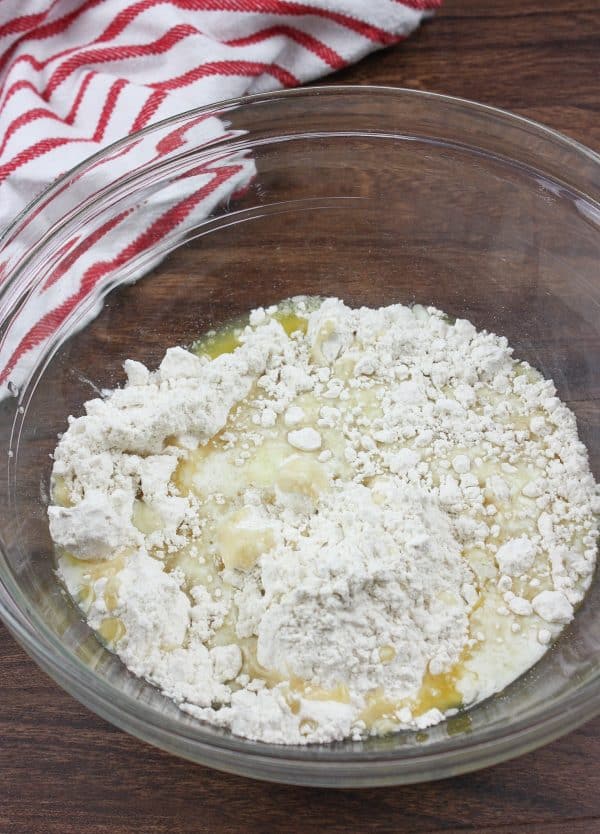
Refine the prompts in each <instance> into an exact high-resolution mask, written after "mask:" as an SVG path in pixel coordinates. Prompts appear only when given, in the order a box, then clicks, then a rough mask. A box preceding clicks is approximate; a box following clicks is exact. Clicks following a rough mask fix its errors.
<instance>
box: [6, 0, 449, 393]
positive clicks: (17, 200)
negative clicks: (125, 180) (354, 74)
mask: <svg viewBox="0 0 600 834" xmlns="http://www.w3.org/2000/svg"><path fill="white" fill-rule="evenodd" d="M440 3H441V0H403V2H399V1H398V0H305V2H293V1H292V0H137V2H123V0H87V2H75V0H54V1H53V2H51V0H0V231H1V230H2V229H4V228H5V227H6V226H7V225H8V224H9V223H10V222H11V221H12V220H13V219H14V218H15V217H16V216H17V215H18V213H19V212H20V211H21V210H22V209H23V208H24V207H25V206H26V205H27V204H28V203H29V202H30V201H31V200H32V198H34V197H35V196H36V195H37V194H39V193H40V192H41V191H43V189H44V188H45V187H46V186H47V185H48V184H49V183H50V182H52V180H54V179H55V178H56V177H58V176H60V175H61V174H64V173H65V172H66V171H68V170H69V169H71V168H72V167H73V166H75V165H77V164H78V163H79V162H81V161H82V160H84V159H86V158H87V157H89V156H91V155H92V154H93V153H95V152H97V151H98V150H100V149H101V148H103V147H104V146H106V145H108V144H110V143H111V142H114V141H115V140H117V139H119V138H121V137H123V136H126V135H128V134H130V133H133V132H135V131H137V130H140V129H141V128H143V127H146V126H147V125H150V124H152V123H153V122H156V121H159V120H161V119H164V118H167V117H169V116H173V115H175V114H177V113H181V112H182V111H185V110H189V109H192V108H195V107H199V106H201V105H206V104H210V103H213V102H217V101H222V100H224V99H228V98H237V97H240V96H243V95H248V94H252V93H259V92H265V91H268V90H276V89H282V88H287V87H294V86H296V85H298V84H302V83H304V82H306V81H310V80H313V79H315V78H317V77H319V76H323V75H325V74H327V73H330V72H333V71H335V70H338V69H341V68H343V67H345V66H347V65H348V64H351V63H353V62H354V61H357V60H358V59H360V58H361V57H363V56H364V55H365V54H367V53H368V52H371V51H372V50H374V49H379V48H382V47H385V46H389V45H391V44H394V43H397V42H399V41H401V40H402V39H403V38H405V37H406V36H407V35H409V34H410V33H411V32H412V31H413V30H414V29H415V28H416V27H417V26H418V25H419V23H420V22H421V21H422V19H423V17H424V16H427V15H429V14H431V13H432V11H433V10H434V9H435V8H436V7H438V6H439V5H440ZM200 130H201V135H200V136H199V137H197V141H206V137H207V136H210V135H211V134H214V135H215V136H218V135H219V132H220V131H222V130H223V127H222V126H221V124H220V123H219V121H218V120H216V119H215V120H212V122H211V121H208V123H207V122H206V121H205V122H204V123H203V124H202V125H201V128H200ZM192 139H193V137H190V136H187V137H186V140H187V141H192ZM138 150H139V149H138ZM152 150H153V152H154V155H155V156H156V154H157V153H161V151H160V149H157V148H153V149H152ZM137 161H138V162H139V159H138V160H137ZM120 164H121V165H122V166H123V171H124V172H125V171H126V170H127V166H128V165H130V164H131V163H130V161H129V160H128V159H127V158H124V159H122V160H121V163H120ZM252 170H253V169H252V165H251V163H248V164H246V163H242V164H241V165H239V166H225V165H221V166H216V167H213V168H212V169H210V170H202V171H199V172H198V176H197V181H194V182H187V183H186V185H187V186H188V193H187V194H184V195H183V196H184V197H185V198H186V199H188V200H190V201H193V202H194V205H193V213H192V214H191V215H190V214H188V215H186V216H187V218H188V221H189V219H190V216H191V217H192V219H193V220H194V222H197V221H198V218H199V217H201V216H202V214H204V216H206V215H207V214H208V213H210V211H212V210H213V208H214V207H215V205H216V204H217V203H218V202H219V201H222V200H223V199H225V198H230V197H231V195H232V194H235V192H236V190H239V189H240V188H241V187H243V186H244V184H245V183H247V182H248V180H249V179H250V177H251V175H252ZM190 189H192V190H190ZM197 195H200V196H199V197H198V196H197ZM190 212H191V209H190ZM53 219H55V218H52V217H48V218H46V220H45V222H46V225H47V224H48V223H51V222H52V220H53ZM156 222H157V224H158V223H159V222H161V217H160V212H159V211H158V209H157V213H156ZM180 222H181V215H177V214H175V215H174V220H173V223H172V226H176V225H177V224H178V223H180ZM163 227H164V222H163ZM143 231H144V230H143V229H138V230H137V232H139V233H140V234H138V235H137V236H134V237H135V239H136V240H137V239H138V238H140V237H142V234H141V233H143ZM171 231H172V228H171ZM132 235H133V232H132V224H131V223H128V224H127V226H126V227H125V226H124V225H121V226H119V224H117V225H116V226H115V227H114V228H112V229H110V230H108V231H107V233H106V241H105V243H106V247H105V248H106V251H107V252H110V253H111V254H112V253H115V252H117V253H118V252H123V251H129V249H128V247H130V246H131V244H132ZM140 245H143V241H142V243H141V244H140ZM13 254H14V253H13ZM97 256H98V252H97V249H96V255H95V258H96V259H97ZM10 266H11V264H10V263H9V262H8V261H6V260H5V261H4V263H3V262H2V259H1V258H0V281H1V280H2V279H3V277H4V279H6V275H7V274H8V273H9V272H10ZM89 266H90V269H92V267H94V266H95V265H94V264H90V265H89ZM78 270H79V273H81V261H79V262H78ZM3 272H4V276H3ZM132 277H133V276H132ZM134 277H139V276H134ZM103 279H104V276H102V275H98V276H97V280H96V281H91V280H86V276H85V275H83V274H77V275H74V274H71V273H69V271H68V270H64V269H63V270H62V272H61V274H59V275H55V276H53V277H52V276H51V278H50V279H48V280H47V281H45V282H44V286H43V287H38V288H36V290H35V292H32V294H31V297H30V298H29V300H28V302H27V304H26V305H25V306H24V307H23V308H22V310H21V311H20V315H19V322H18V324H17V323H15V325H14V326H13V327H12V328H9V331H8V332H7V333H6V334H5V336H4V338H3V340H2V343H1V344H0V391H7V390H8V385H9V383H11V386H12V388H11V390H15V388H16V387H17V386H18V385H19V384H20V381H21V380H22V379H23V378H24V377H25V376H26V374H27V372H28V370H29V369H30V368H31V367H32V365H33V364H34V363H35V361H36V359H37V357H39V355H40V351H41V350H42V349H43V348H44V346H45V345H46V344H47V343H48V341H49V339H50V338H51V336H52V335H53V333H55V332H56V331H57V329H58V328H59V327H60V326H61V325H62V324H64V322H65V320H66V319H67V317H68V315H69V314H70V313H71V312H72V311H73V309H74V308H75V307H76V306H77V304H79V303H80V302H81V298H82V294H83V295H85V293H86V292H90V293H95V294H96V295H97V297H98V298H100V295H99V292H100V290H102V291H104V290H105V288H104V287H103ZM92 307H93V309H92ZM98 309H99V305H98V304H96V305H95V306H94V305H92V306H91V307H90V310H89V315H92V314H96V313H97V312H98ZM88 318H89V316H88Z"/></svg>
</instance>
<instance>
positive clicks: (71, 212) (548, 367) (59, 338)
mask: <svg viewBox="0 0 600 834" xmlns="http://www.w3.org/2000/svg"><path fill="white" fill-rule="evenodd" d="M227 166H229V167H228V169H227V172H226V173H224V171H223V169H224V167H227ZM228 176H229V179H227V177H228ZM210 183H212V184H210ZM599 198H600V158H599V157H598V156H597V155H595V154H594V153H592V152H591V151H589V150H587V149H586V148H584V147H582V146H581V145H577V144H576V143H574V142H572V141H570V140H568V139H566V138H565V137H563V136H560V135H559V134H557V133H554V132H553V131H550V130H547V129H545V128H543V127H541V126H539V125H536V124H534V123H532V122H530V121H527V120H526V119H522V118H518V117H516V116H512V115H510V114H508V113H504V112H501V111H499V110H495V109H492V108H489V107H484V106H481V105H477V104H473V103H470V102H467V101H461V100H458V99H451V98H447V97H444V96H439V95H432V94H426V93H420V92H414V91H410V90H395V89H385V88H369V87H356V88H352V87H325V88H321V89H319V88H313V89H308V90H298V91H292V92H286V93H274V94H272V95H265V96H258V97H255V98H251V99H247V100H245V101H234V102H227V103H224V104H222V105H218V106H216V107H214V108H212V109H203V110H198V111H193V112H190V113H185V114H183V115H181V116H178V117H176V118H174V119H170V120H169V121H167V122H163V123H161V124H158V125H156V126H154V127H151V128H149V129H147V130H146V131H144V132H142V133H141V134H137V135H136V136H134V137H130V138H128V139H125V140H123V141H121V142H119V143H117V144H116V145H113V146H112V147H111V148H109V149H107V150H105V151H103V152H102V153H100V154H98V155H97V156H95V157H93V158H92V159H91V160H89V161H88V162H86V163H84V164H83V165H82V166H80V167H79V168H77V169H75V170H74V171H72V172H70V173H69V174H68V175H67V176H66V177H64V178H63V179H62V180H61V181H59V182H58V183H57V184H55V185H53V186H52V188H51V189H50V190H49V191H47V192H46V193H45V194H44V195H43V196H42V197H41V198H40V199H38V200H37V202H35V203H34V204H33V205H32V206H30V207H29V209H28V210H27V211H26V212H25V213H24V214H23V215H22V216H21V217H20V218H19V219H18V220H17V221H16V222H15V224H14V225H13V226H12V227H11V229H10V230H9V231H8V232H7V233H6V234H5V236H4V239H3V247H2V250H1V251H0V263H1V264H2V269H3V272H4V274H5V276H7V277H6V278H5V280H4V282H3V284H2V288H1V291H0V327H1V338H2V341H1V343H0V358H1V360H2V361H1V363H0V364H1V365H2V366H4V365H5V364H6V362H7V361H8V360H9V358H10V357H11V356H12V355H13V354H14V351H15V345H16V344H17V343H18V342H19V341H20V340H21V341H22V340H23V338H25V337H24V334H25V333H26V332H27V330H28V328H29V326H30V324H31V321H32V319H33V320H35V318H36V317H39V315H40V312H39V310H40V309H44V310H45V309H47V307H48V304H49V303H50V302H52V295H51V293H52V292H59V293H60V292H62V293H63V295H64V294H65V292H67V297H68V300H67V301H66V302H65V303H64V304H63V306H62V307H59V312H58V313H54V314H53V316H54V318H52V319H48V318H46V319H45V320H44V322H43V324H42V326H41V328H40V327H38V328H37V329H36V330H35V331H34V334H33V336H31V335H30V336H29V337H26V338H28V339H29V341H28V342H26V345H25V346H29V347H32V346H33V349H32V350H30V351H29V352H28V353H27V357H28V360H27V364H26V367H25V368H24V366H23V365H21V366H19V365H17V366H15V369H14V370H13V371H11V372H10V374H9V376H8V378H7V379H5V383H6V382H8V383H9V385H10V390H11V396H10V397H8V398H6V399H4V401H3V402H2V403H0V414H1V418H0V434H1V444H2V446H1V452H2V454H1V456H0V460H1V461H2V470H3V471H2V473H1V478H0V484H1V486H0V539H1V541H0V545H1V550H2V552H1V554H0V611H1V613H2V616H3V618H4V621H5V622H6V624H7V626H8V627H9V629H10V630H11V631H12V633H13V634H14V635H15V637H16V639H17V640H19V641H20V643H21V644H22V645H23V646H24V647H25V648H26V650H27V651H28V652H29V653H30V655H31V656H32V657H33V658H34V659H35V660H36V661H37V662H38V663H39V664H40V666H41V667H42V668H43V669H45V670H46V671H47V672H48V674H50V675H51V676H52V677H53V678H54V679H55V680H56V681H57V682H58V683H59V684H60V685H61V686H63V687H64V688H65V689H67V690H68V691H69V692H71V693H72V694H73V695H74V696H75V697H76V698H78V699H80V700H81V701H82V702H84V703H85V704H87V705H88V706H89V707H90V708H91V709H93V710H95V711H96V712H97V713H99V714H100V715H102V716H104V717H105V718H107V719H108V720H109V721H112V722H113V723H114V724H116V725H118V726H119V727H122V728H123V729H125V730H127V731H128V732H130V733H133V734H135V735H137V736H139V737H141V738H143V739H145V740H147V741H149V742H151V743H152V744H155V745H158V746H159V747H162V748H164V749H166V750H170V751H172V752H173V753H176V754H178V755H180V756H184V757H187V758H189V759H192V760H194V761H197V762H201V763H203V764H207V765H211V766H213V767H216V768H221V769H223V770H229V771H233V772H235V773H240V774H245V775H248V776H253V777H255V778H261V779H271V780H275V781H281V782H292V783H299V784H306V785H330V786H361V785H378V784H390V783H402V782H416V781H421V780H427V779H435V778H440V777H444V776H450V775H453V774H457V773H462V772H465V771H469V770H473V769H475V768H479V767H483V766H485V765H489V764H492V763H494V762H498V761H500V760H502V759H506V758H508V757H510V756H516V755H518V754H520V753H523V752H525V751H527V750H531V749H532V748H535V747H537V746H538V745H541V744H543V743H545V742H547V741H549V740H551V739H553V738H555V737H556V736H559V735H560V734H562V733H566V732H568V731H569V730H571V729H573V728H574V727H575V726H577V725H578V724H580V723H582V722H583V721H585V720H586V719H589V718H590V717H591V716H592V715H594V714H595V713H596V712H598V711H600V582H599V581H598V578H597V577H596V579H595V581H594V583H593V586H592V589H591V591H590V593H589V595H588V597H587V600H586V602H585V604H584V605H583V606H582V608H581V609H580V611H579V612H578V614H577V616H576V619H575V621H574V622H573V624H572V625H571V626H570V627H569V628H567V629H566V631H565V632H564V634H563V636H562V637H561V639H560V640H559V641H558V643H557V644H556V645H555V646H554V648H553V649H552V650H551V651H550V652H548V653H547V654H546V656H545V657H544V658H543V659H542V661H541V662H540V663H538V664H537V665H536V666H535V667H534V668H533V669H532V670H531V671H530V672H529V673H528V674H527V675H525V676H524V677H523V678H521V679H520V680H518V681H517V682H516V683H514V684H513V685H512V686H510V687H509V688H508V689H507V690H505V691H504V692H503V693H501V694H500V695H498V696H496V697H494V698H492V699H490V700H488V701H486V702H485V703H482V704H480V705H479V706H477V707H475V708H474V709H472V710H470V711H469V712H468V713H465V714H463V715H459V716H457V717H455V718H453V719H451V720H449V721H448V722H446V723H444V724H442V725H440V726H438V727H435V728H433V729H430V730H428V731H427V732H421V733H410V732H408V733H400V734H397V735H392V736H389V737H386V738H372V739H369V740H367V741H364V742H354V741H347V742H344V743H336V744H332V745H331V746H312V747H278V746H273V745H268V744H262V743H254V742H251V741H247V740H245V739H241V738H237V737H234V736H232V735H230V734H228V733H227V732H224V731H221V730H218V729H215V728H213V727H211V726H207V725H204V724H201V723H198V722H196V721H194V720H193V719H191V718H190V717H188V716H185V715H184V714H183V713H181V712H180V711H179V710H178V709H177V708H176V707H175V706H174V705H173V704H172V703H171V702H170V701H169V700H167V699H166V698H164V697H163V696H162V695H161V694H160V693H159V692H157V691H156V690H155V689H154V688H153V687H151V686H150V685H148V684H147V683H145V682H143V681H141V680H138V679H136V678H135V677H133V676H132V675H130V674H129V673H128V672H127V671H126V670H125V669H124V667H123V666H122V664H121V662H120V661H119V660H118V659H117V658H116V657H115V656H114V655H112V654H110V653H109V652H108V651H106V649H104V648H103V647H102V646H101V645H100V644H99V643H98V642H97V640H96V639H95V637H94V635H93V634H92V633H91V632H90V631H89V629H88V628H87V626H86V625H85V624H84V623H83V622H82V619H81V616H80V613H79V611H78V609H77V608H76V607H75V606H74V604H73V603H72V602H71V601H70V599H68V598H67V597H66V596H65V594H64V592H63V590H62V588H61V586H60V584H59V583H58V581H57V579H56V577H55V574H54V564H53V556H52V548H51V543H50V540H49V536H48V526H47V520H46V501H47V494H48V480H49V473H50V467H51V460H50V457H49V455H50V453H51V452H52V450H53V448H54V446H55V444H56V438H57V434H58V433H59V432H60V431H62V430H64V428H65V423H66V417H67V415H69V414H79V413H81V409H82V404H83V402H84V401H85V400H87V399H89V398H90V397H92V396H94V395H95V388H104V387H112V386H114V385H118V384H119V383H121V382H122V381H123V373H122V369H121V363H122V361H123V360H124V359H125V358H127V357H131V358H135V359H139V360H141V361H143V362H145V363H146V364H148V365H150V366H151V367H152V366H155V365H156V364H157V363H158V361H159V360H160V358H161V356H162V354H163V352H164V351H165V349H166V348H167V347H168V346H170V345H174V344H182V345H185V344H189V343H191V342H192V341H194V339H196V338H197V337H198V335H199V334H201V333H202V332H203V331H205V330H206V329H207V328H210V327H211V326H213V325H215V324H218V323H220V322H222V321H223V320H226V319H228V318H231V317H232V316H235V315H238V314H240V313H243V312H245V311H247V310H248V309H249V308H251V307H253V306H256V305H259V304H262V305H266V304H269V303H272V302H275V301H277V300H280V299H282V298H285V297H288V296H292V295H296V294H320V295H338V296H340V297H342V298H343V299H345V300H346V301H347V302H349V303H351V304H354V305H356V304H367V305H381V304H389V303H392V302H403V303H406V304H410V303H412V302H418V303H422V304H433V305H436V306H438V307H441V308H442V309H444V310H445V311H447V312H448V313H450V314H452V315H455V316H464V317H467V318H469V319H470V320H471V321H473V322H474V323H475V324H476V325H477V326H478V327H480V328H481V327H485V328H488V329H490V330H493V331H495V332H497V333H500V334H503V335H505V336H506V337H507V338H508V340H509V342H510V344H511V345H512V346H513V347H514V348H515V355H516V356H518V357H520V358H522V359H526V360H528V361H529V362H530V363H531V364H532V365H534V366H536V367H537V368H539V369H540V370H541V371H542V372H543V373H544V374H545V375H546V376H549V377H552V378H553V379H554V380H555V382H556V385H557V387H558V390H559V394H560V396H561V397H562V398H563V399H564V400H566V401H567V402H568V403H569V404H570V405H571V407H572V408H573V410H574V411H575V413H576V414H577V417H578V420H579V428H580V433H581V436H582V439H583V440H584V442H585V443H586V444H587V446H588V448H589V451H590V456H591V463H592V467H593V469H594V471H595V474H596V477H598V476H599V475H600V471H599V470H600V407H599V402H598V401H599V398H600V315H599V310H600V280H599V278H600V276H599V274H598V265H599V263H600V231H599V228H600V208H599V206H598V200H599ZM115 224H116V225H115ZM115 228H117V232H116V233H115V232H114V229H115ZM94 264H95V265H96V266H93V265H94ZM98 264H100V266H99V267H98ZM90 265H92V266H90ZM135 279H139V280H135ZM96 281H97V282H98V283H96V284H94V282H96ZM61 282H67V289H68V291H65V290H64V289H63V290H60V286H61ZM69 282H70V283H69ZM44 286H45V287H46V289H44V290H42V287H44ZM93 286H95V287H96V288H95V289H92V287H93ZM57 288H58V289H57ZM40 293H42V295H41V297H40ZM49 293H50V295H49ZM102 299H103V303H102ZM53 303H54V304H55V305H56V303H57V302H56V299H54V301H53ZM36 305H37V307H36ZM19 368H20V371H19Z"/></svg>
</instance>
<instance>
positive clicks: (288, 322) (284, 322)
mask: <svg viewBox="0 0 600 834" xmlns="http://www.w3.org/2000/svg"><path fill="white" fill-rule="evenodd" d="M273 318H274V319H277V321H278V322H279V324H280V325H281V326H282V327H283V329H284V330H285V332H286V333H287V334H288V336H291V335H292V333H297V332H298V331H300V333H306V330H307V328H308V319H306V318H304V316H299V315H298V314H297V313H294V312H293V311H291V310H281V311H279V312H277V313H275V315H274V316H273Z"/></svg>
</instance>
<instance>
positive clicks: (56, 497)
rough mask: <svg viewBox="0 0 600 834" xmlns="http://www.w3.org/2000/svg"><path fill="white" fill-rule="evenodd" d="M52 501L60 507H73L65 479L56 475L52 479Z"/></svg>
mask: <svg viewBox="0 0 600 834" xmlns="http://www.w3.org/2000/svg"><path fill="white" fill-rule="evenodd" d="M52 501H53V503H54V504H58V505H59V506H60V507H72V506H73V502H72V501H71V496H70V495H69V490H68V488H67V485H66V483H65V479H64V478H61V477H56V478H54V479H53V481H52Z"/></svg>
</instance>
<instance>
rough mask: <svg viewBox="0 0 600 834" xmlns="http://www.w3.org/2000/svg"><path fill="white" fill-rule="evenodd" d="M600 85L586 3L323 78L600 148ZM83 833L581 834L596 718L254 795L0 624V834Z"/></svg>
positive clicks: (462, 28) (468, 13)
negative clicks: (82, 700) (553, 737)
mask: <svg viewBox="0 0 600 834" xmlns="http://www.w3.org/2000/svg"><path fill="white" fill-rule="evenodd" d="M599 77H600V6H599V4H598V3H597V2H596V0H537V1H536V0H495V2H485V0H484V2H478V3H475V2H472V0H454V2H453V1H452V0H446V5H445V8H444V9H443V10H442V11H441V12H440V13H439V14H438V15H437V17H436V19H435V20H434V21H431V22H430V23H428V24H426V25H425V26H423V28H422V30H421V31H420V32H419V33H418V34H417V35H416V36H415V37H413V38H411V39H410V40H409V41H407V42H406V43H405V44H403V45H401V46H399V47H397V48H394V49H390V50H388V51H385V52H380V53H377V54H374V55H372V56H369V57H368V58H367V59H365V60H364V61H363V62H361V63H360V64H359V65H358V66H356V67H353V68H350V69H348V70H345V71H343V72H341V73H338V74H337V75H336V76H333V77H332V78H331V80H332V81H335V82H337V83H359V84H372V83H377V84H384V85H385V84H389V85H393V86H408V87H416V88H418V89H425V90H433V91H436V92H443V93H448V94H451V95H457V96H463V97H466V98H470V99H476V100H479V101H482V102H485V103H488V104H493V105H496V106H499V107H504V108H507V109H511V110H514V111H515V112H517V113H521V114H523V115H526V116H529V117H531V118H533V119H537V120H540V121H543V122H545V123H547V124H548V125H550V126H551V127H554V128H557V129H558V130H561V131H563V132H565V133H567V134H568V135H570V136H572V137H574V138H575V139H578V140H579V141H582V142H584V143H586V144H588V145H590V146H592V147H593V148H595V149H596V150H599V149H600V119H599V118H598V106H599V102H600V99H599V96H598V80H599ZM583 349H585V346H584V345H582V350H583ZM580 411H581V415H583V416H585V415H586V414H587V412H586V405H585V404H582V405H581V407H580ZM591 413H592V412H591V411H590V414H591ZM81 831H86V832H88V834H101V832H102V834H106V832H110V833H111V834H129V832H142V834H167V832H173V833H174V834H175V833H176V834H187V832H189V833H190V834H192V832H211V834H212V832H215V834H230V833H231V834H233V832H249V834H252V832H257V834H258V832H267V831H273V832H279V831H286V832H291V834H293V833H294V832H308V831H319V832H324V831H331V832H340V833H341V832H363V831H370V832H376V833H377V834H384V833H385V832H390V833H391V832H415V834H420V833H421V832H429V834H435V832H445V834H458V832H487V834H508V833H509V832H510V834H542V832H543V834H559V832H560V833H561V834H562V832H564V831H569V832H572V834H592V832H598V831H600V719H596V720H594V721H592V722H590V723H588V724H587V725H586V726H584V727H582V728H581V729H579V730H578V731H576V732H574V733H571V734H570V735H568V736H566V737H565V738H563V739H561V740H559V741H557V742H554V743H553V744H551V745H549V746H547V747H546V748H544V749H542V750H539V751H536V752H534V753H531V754H528V755H526V756H523V757H521V758H520V759H518V760H516V761H513V762H508V763H505V764H502V765H498V766H496V767H495V768H491V769H487V770H484V771H481V772H479V773H475V774H471V775H468V776H464V777H459V778H455V779H451V780H447V781H444V782H437V783H430V784H428V785H419V786H411V787H405V788H391V789H378V790H368V791H338V792H336V791H327V790H309V789H304V788H294V787H286V786H278V785H265V784H261V783H258V782H253V781H250V780H245V779H241V778H238V777H234V776H228V775H225V774H221V773H217V772H214V771H210V770H208V769H206V768H202V767H198V766H195V765H191V764H189V763H187V762H184V761H181V760H177V759H175V758H173V757H172V756H169V755H167V754H164V753H162V752H160V751H158V750H156V749H153V748H151V747H149V746H147V745H145V744H143V743H141V742H139V741H137V740H135V739H133V738H131V737H129V736H127V735H125V734H124V733H122V732H120V731H119V730H117V729H115V728H113V727H111V726H110V725H108V724H107V723H106V722H104V721H103V720H101V719H100V718H98V717H96V716H95V715H93V714H92V713H90V712H89V711H88V710H87V709H85V708H84V707H82V706H81V705H80V704H78V703H77V702H75V701H74V700H73V699H72V698H70V697H69V696H68V695H66V694H65V693H64V692H62V691H61V690H60V689H59V688H58V687H57V686H56V685H55V684H54V683H52V681H50V680H49V679H48V678H47V677H46V676H45V675H44V674H43V673H42V672H41V671H39V669H38V668H37V667H36V666H35V665H34V664H33V663H32V662H31V661H30V660H29V659H28V658H27V656H26V655H25V654H24V652H23V651H22V650H21V649H20V648H19V647H18V646H17V645H16V643H15V642H14V641H13V640H12V638H11V637H10V636H9V634H8V633H7V632H6V630H5V629H4V628H3V627H0V834H71V832H73V834H74V833H75V832H78V833H79V832H81Z"/></svg>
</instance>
